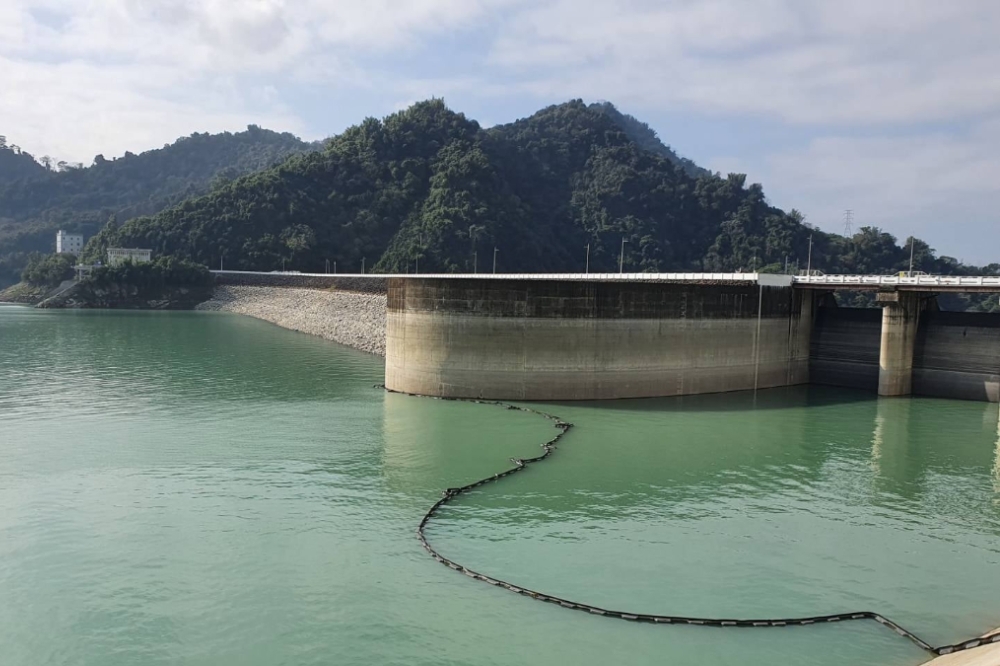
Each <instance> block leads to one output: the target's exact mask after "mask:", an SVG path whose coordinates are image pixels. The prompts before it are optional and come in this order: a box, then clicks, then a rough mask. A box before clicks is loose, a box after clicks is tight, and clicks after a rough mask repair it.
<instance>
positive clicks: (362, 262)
mask: <svg viewBox="0 0 1000 666" xmlns="http://www.w3.org/2000/svg"><path fill="white" fill-rule="evenodd" d="M361 274H362V275H364V274H365V257H361Z"/></svg>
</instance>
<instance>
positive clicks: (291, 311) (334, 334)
mask: <svg viewBox="0 0 1000 666" xmlns="http://www.w3.org/2000/svg"><path fill="white" fill-rule="evenodd" d="M194 309H195V310H198V311H203V312H232V313H234V314H241V315H246V316H249V317H254V318H255V319H262V320H264V321H267V322H270V323H272V324H275V325H277V326H281V327H282V328H287V329H289V330H292V331H298V332H300V333H308V334H309V335H315V336H317V337H320V338H323V339H324V340H330V341H332V342H336V343H339V344H342V345H345V346H347V347H351V348H353V349H357V350H359V351H363V352H367V353H369V354H373V355H375V356H382V357H384V356H385V311H386V295H385V294H365V293H357V292H350V291H327V290H323V289H308V288H300V287H255V286H243V285H216V287H215V292H214V293H213V294H212V298H210V299H209V300H207V301H205V302H203V303H200V304H199V305H197V306H195V308H194Z"/></svg>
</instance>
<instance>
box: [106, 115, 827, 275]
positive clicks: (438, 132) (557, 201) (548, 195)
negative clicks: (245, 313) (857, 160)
mask: <svg viewBox="0 0 1000 666" xmlns="http://www.w3.org/2000/svg"><path fill="white" fill-rule="evenodd" d="M620 122H621V119H620V118H616V117H613V116H612V114H610V113H609V112H608V109H607V108H592V107H588V106H587V105H586V104H584V103H583V102H582V101H579V100H577V101H573V102H569V103H566V104H562V105H558V106H552V107H549V108H547V109H543V110H542V111H539V112H538V113H536V114H534V115H533V116H531V117H529V118H526V119H523V120H519V121H517V122H514V123H511V124H508V125H501V126H498V127H494V128H491V129H489V130H484V129H482V128H481V127H480V126H479V125H478V123H476V122H474V121H472V120H470V119H468V118H466V117H465V116H464V115H462V114H460V113H455V112H453V111H451V110H450V109H448V108H447V107H446V106H445V104H444V103H443V102H442V101H440V100H431V101H428V102H422V103H419V104H416V105H414V106H413V107H411V108H409V109H407V110H405V111H402V112H400V113H397V114H393V115H391V116H389V117H387V118H385V119H384V120H377V119H374V118H369V119H367V120H365V121H364V122H363V123H361V124H360V125H358V126H355V127H352V128H350V129H348V130H347V131H346V132H344V133H343V134H341V135H340V136H337V137H334V138H333V139H331V140H330V141H329V142H328V143H327V145H326V146H325V148H324V149H323V150H321V151H317V152H312V153H308V154H303V155H298V156H295V157H292V158H290V159H289V160H287V161H285V162H283V163H281V164H280V165H277V166H276V167H274V168H272V169H269V170H266V171H262V172H259V173H255V174H251V175H249V176H246V177H244V178H240V179H237V180H234V181H232V182H230V183H225V184H222V185H221V186H219V187H218V188H216V189H215V190H214V191H213V192H211V193H210V194H208V195H206V196H203V197H198V198H194V199H190V200H188V201H185V202H184V203H183V204H181V205H179V206H177V207H174V208H171V209H169V210H166V211H164V212H163V213H161V214H159V215H156V216H152V217H139V218H136V219H134V220H132V221H130V222H128V223H126V224H124V225H122V226H121V227H120V228H119V229H109V230H108V231H107V232H106V233H104V234H102V235H99V236H98V237H97V238H95V243H94V246H93V247H91V248H89V252H90V253H91V255H92V256H94V257H96V256H98V255H99V254H100V251H101V248H102V247H104V246H106V245H107V244H109V243H114V244H125V245H144V246H151V247H153V248H154V250H155V251H156V252H158V253H167V254H176V255H178V256H181V257H184V258H188V259H192V260H195V261H200V262H203V263H208V264H210V265H217V264H218V263H219V260H220V258H224V260H225V264H226V265H227V266H231V267H233V268H246V269H262V270H272V269H274V268H280V267H281V265H282V260H284V261H285V263H286V264H287V265H289V266H292V267H294V268H296V269H299V270H322V269H323V268H324V267H325V262H326V260H327V259H329V260H330V261H331V263H332V262H334V261H335V262H337V263H338V266H339V267H340V269H341V270H344V271H347V270H354V271H357V270H360V269H361V264H362V260H364V261H365V264H366V266H367V267H368V268H369V269H374V270H378V271H406V270H408V269H409V270H415V269H416V268H417V265H418V264H419V267H420V269H421V270H440V271H459V270H470V271H471V270H473V267H474V265H475V264H476V263H477V262H478V265H479V266H482V267H485V266H487V265H489V266H491V265H492V259H493V254H494V248H497V250H498V251H497V265H498V269H499V270H502V271H515V270H524V271H565V270H582V269H583V268H584V262H585V258H586V250H585V247H586V246H587V245H588V244H589V245H590V263H591V268H592V270H595V271H598V270H608V271H611V270H618V263H619V253H620V249H621V245H622V242H621V241H622V239H623V238H624V239H625V240H626V245H625V257H624V262H623V263H624V267H625V268H626V269H628V270H670V269H678V270H703V269H704V270H722V269H729V268H737V267H741V268H746V269H748V270H749V269H750V267H751V266H752V262H753V260H754V254H755V252H756V254H757V257H758V260H759V261H760V262H761V265H762V264H763V263H770V262H772V261H782V260H783V258H784V255H785V254H789V255H793V256H799V255H801V256H802V257H803V258H804V257H805V255H806V253H807V251H808V234H809V232H808V230H807V229H806V228H805V227H803V226H802V225H801V224H800V221H801V216H797V214H796V213H794V212H793V213H791V214H785V213H784V212H782V211H780V210H778V209H775V208H773V207H771V206H770V205H769V204H768V203H767V201H766V200H765V198H764V194H763V191H762V189H761V187H760V186H759V185H751V186H746V183H745V177H743V176H739V175H733V176H730V177H728V178H719V177H716V176H713V175H709V174H707V172H706V174H705V175H702V176H700V177H698V178H695V177H692V176H691V175H689V174H688V173H687V171H688V169H690V167H687V168H685V165H683V164H680V163H675V162H674V161H673V160H670V159H668V158H667V157H665V156H664V155H663V154H662V151H650V150H647V149H645V148H644V147H642V146H640V145H639V144H638V143H637V142H636V141H635V140H633V139H632V138H630V136H629V135H628V133H626V132H625V131H624V130H623V128H622V126H621V125H620ZM764 237H767V238H769V242H768V243H765V242H764V240H763V238H764ZM758 240H760V242H759V243H758V244H759V245H760V248H759V250H758V249H757V247H756V245H755V243H757V241H758ZM719 243H721V245H718V246H717V244H719ZM765 245H766V247H765ZM479 260H481V261H479ZM803 263H804V261H803ZM491 269H492V268H491Z"/></svg>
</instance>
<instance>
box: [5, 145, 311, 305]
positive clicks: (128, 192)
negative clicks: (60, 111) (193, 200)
mask: <svg viewBox="0 0 1000 666" xmlns="http://www.w3.org/2000/svg"><path fill="white" fill-rule="evenodd" d="M316 147H317V146H316V145H315V144H310V143H306V142H304V141H301V140H300V139H298V138H296V137H295V136H293V135H291V134H287V133H284V134H279V133H277V132H272V131H269V130H264V129H261V128H259V127H257V126H255V125H251V126H250V127H248V128H247V130H246V131H245V132H239V133H236V134H232V133H229V132H226V133H222V134H197V133H196V134H192V135H191V136H189V137H184V138H181V139H178V140H177V141H176V142H174V143H172V144H170V145H167V146H164V147H163V148H160V149H157V150H150V151H147V152H144V153H142V154H139V155H134V154H132V153H126V154H125V156H124V157H120V158H117V159H105V158H104V156H102V155H98V156H96V157H95V158H94V160H93V164H92V165H91V166H89V167H86V168H73V167H72V166H67V165H62V168H60V169H58V170H54V169H47V168H45V167H42V166H41V165H39V164H38V163H37V162H35V161H34V159H33V158H31V157H30V155H28V156H27V159H28V160H29V161H30V162H31V164H32V165H34V166H33V167H28V168H25V169H23V171H24V173H22V174H21V175H20V176H19V177H17V178H9V179H8V178H4V177H3V174H2V173H0V286H2V285H3V283H5V282H6V283H9V282H12V281H16V276H17V275H18V274H19V273H20V270H21V268H22V267H23V265H24V264H25V263H26V259H27V254H28V253H29V252H32V251H38V252H47V251H51V249H52V247H53V245H54V239H55V232H56V231H57V230H58V229H60V228H64V229H67V230H69V231H79V232H82V233H84V234H86V235H87V236H91V235H93V234H95V233H97V232H98V231H99V230H100V229H101V228H102V227H103V225H104V224H105V222H106V221H107V220H108V218H109V217H110V216H112V215H113V216H116V218H117V220H118V221H126V220H128V219H131V218H133V217H136V216H138V215H150V214H153V213H156V212H159V211H161V210H163V209H164V208H167V207H169V206H172V205H174V204H176V203H178V202H180V201H183V200H184V199H187V198H190V197H193V196H197V195H200V194H204V193H206V192H209V191H210V190H211V189H212V187H213V186H217V185H220V184H221V183H224V182H226V181H228V180H231V179H234V178H238V177H240V176H243V175H245V174H247V173H251V172H253V171H257V170H260V169H264V168H267V167H271V166H273V165H274V164H276V163H278V162H280V161H281V160H283V159H284V158H286V157H288V156H289V155H292V154H294V153H301V152H305V151H308V150H313V149H315V148H316ZM3 152H8V153H9V152H12V151H10V150H7V151H0V169H2V168H3V167H2V165H3V164H4V160H3ZM25 155H26V154H25ZM18 157H22V156H18ZM22 166H23V165H22Z"/></svg>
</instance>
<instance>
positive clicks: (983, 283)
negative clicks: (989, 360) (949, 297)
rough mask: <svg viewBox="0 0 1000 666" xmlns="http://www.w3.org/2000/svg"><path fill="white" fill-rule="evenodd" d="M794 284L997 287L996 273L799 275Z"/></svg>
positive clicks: (999, 282)
mask: <svg viewBox="0 0 1000 666" xmlns="http://www.w3.org/2000/svg"><path fill="white" fill-rule="evenodd" d="M793 282H794V284H802V285H818V286H824V287H850V286H858V287H928V288H931V289H934V288H938V289H940V288H953V289H954V288H980V289H982V288H987V289H988V288H996V289H1000V276H996V275H914V276H912V277H911V276H902V275H797V276H795V277H794V278H793Z"/></svg>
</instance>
